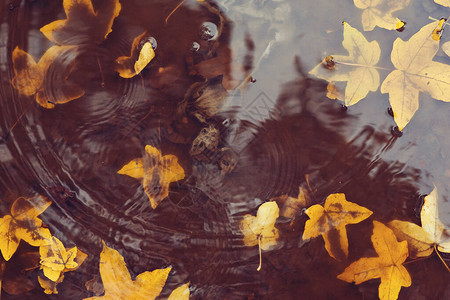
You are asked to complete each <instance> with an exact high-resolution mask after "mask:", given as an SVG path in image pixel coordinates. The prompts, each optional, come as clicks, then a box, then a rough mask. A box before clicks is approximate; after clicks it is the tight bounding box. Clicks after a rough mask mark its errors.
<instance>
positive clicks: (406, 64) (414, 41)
mask: <svg viewBox="0 0 450 300" xmlns="http://www.w3.org/2000/svg"><path fill="white" fill-rule="evenodd" d="M442 26H443V22H442V21H435V22H432V23H430V24H428V25H425V26H424V27H422V29H420V30H419V32H417V33H416V34H414V35H413V36H412V37H411V38H410V39H409V40H408V41H406V42H405V41H403V40H401V39H400V38H397V39H396V40H395V42H394V45H393V48H392V53H391V60H392V63H393V64H394V66H395V67H396V68H397V69H396V70H394V71H392V72H391V73H390V74H389V75H388V76H387V77H386V79H385V80H384V82H383V83H382V85H381V92H382V93H383V94H385V93H389V102H390V103H391V106H392V110H393V112H394V120H395V122H396V123H397V126H398V128H399V129H400V130H402V129H403V128H404V127H405V126H406V125H407V124H408V123H409V121H410V120H411V118H412V117H413V115H414V113H415V112H416V111H417V110H418V109H419V92H426V93H428V94H430V96H431V97H433V98H435V99H437V100H442V101H446V102H449V101H450V66H449V65H446V64H443V63H439V62H435V61H433V60H432V59H433V57H434V56H435V55H436V53H437V51H438V50H439V40H436V38H433V36H435V35H436V34H437V32H438V31H441V29H442Z"/></svg>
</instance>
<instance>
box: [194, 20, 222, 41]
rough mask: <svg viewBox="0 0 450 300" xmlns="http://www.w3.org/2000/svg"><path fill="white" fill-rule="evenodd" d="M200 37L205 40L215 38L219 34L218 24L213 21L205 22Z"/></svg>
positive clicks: (201, 27)
mask: <svg viewBox="0 0 450 300" xmlns="http://www.w3.org/2000/svg"><path fill="white" fill-rule="evenodd" d="M199 36H200V38H201V39H202V40H205V41H212V40H215V39H216V38H217V36H218V30H217V26H216V24H214V23H211V22H204V23H203V24H202V26H200V34H199Z"/></svg>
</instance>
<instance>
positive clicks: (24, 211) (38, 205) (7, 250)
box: [0, 196, 52, 260]
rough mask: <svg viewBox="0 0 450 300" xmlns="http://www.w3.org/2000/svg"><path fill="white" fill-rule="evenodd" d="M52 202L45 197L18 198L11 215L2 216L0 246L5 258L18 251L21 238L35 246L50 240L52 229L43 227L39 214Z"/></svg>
mask: <svg viewBox="0 0 450 300" xmlns="http://www.w3.org/2000/svg"><path fill="white" fill-rule="evenodd" d="M50 204H52V202H51V201H50V200H48V199H47V198H45V197H42V196H36V197H33V198H23V197H20V198H17V199H16V200H15V201H14V203H13V205H12V207H11V215H6V216H4V217H3V218H0V248H1V251H2V254H3V257H4V258H5V260H9V259H10V258H11V256H12V255H13V254H14V253H15V252H16V250H17V247H18V246H19V242H20V240H24V241H25V242H27V243H28V244H30V245H31V246H34V247H38V246H41V245H43V244H45V243H48V242H49V239H50V238H51V234H50V231H49V230H48V229H47V228H43V227H42V220H41V219H39V218H38V216H39V215H40V214H41V213H43V212H44V211H45V210H46V209H47V207H49V206H50Z"/></svg>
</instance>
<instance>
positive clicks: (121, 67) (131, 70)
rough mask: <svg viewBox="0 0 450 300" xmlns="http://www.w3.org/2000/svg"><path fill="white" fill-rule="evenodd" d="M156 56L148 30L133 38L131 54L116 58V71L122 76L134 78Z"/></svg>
mask: <svg viewBox="0 0 450 300" xmlns="http://www.w3.org/2000/svg"><path fill="white" fill-rule="evenodd" d="M141 45H142V46H141ZM154 57H155V51H154V50H153V46H152V43H151V42H150V41H148V35H147V32H144V33H142V34H141V35H139V36H137V37H136V38H135V39H134V40H133V45H132V46H131V55H130V56H121V57H119V58H117V59H116V71H117V72H118V73H119V76H120V77H123V78H132V77H134V76H136V75H137V74H139V73H141V71H142V70H143V69H144V68H145V67H146V66H147V65H148V64H149V63H150V61H151V60H152V59H153V58H154Z"/></svg>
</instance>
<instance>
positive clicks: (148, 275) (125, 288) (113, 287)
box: [85, 243, 171, 300]
mask: <svg viewBox="0 0 450 300" xmlns="http://www.w3.org/2000/svg"><path fill="white" fill-rule="evenodd" d="M170 270H171V268H170V267H169V268H165V269H157V270H154V271H152V272H149V271H147V272H144V273H141V274H139V275H138V276H136V280H134V281H133V280H132V279H131V276H130V273H129V272H128V269H127V266H126V264H125V261H124V259H123V257H122V255H120V253H119V252H118V251H116V250H114V249H112V248H109V247H108V246H106V244H105V243H103V251H102V252H101V253H100V276H101V278H102V282H103V286H104V288H105V294H104V295H103V296H97V297H90V298H85V300H87V299H89V300H98V299H102V300H128V299H134V300H141V299H142V300H151V299H155V298H156V297H157V296H158V295H159V294H160V293H161V291H162V289H163V287H164V285H165V283H166V280H167V277H168V276H169V272H170Z"/></svg>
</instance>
